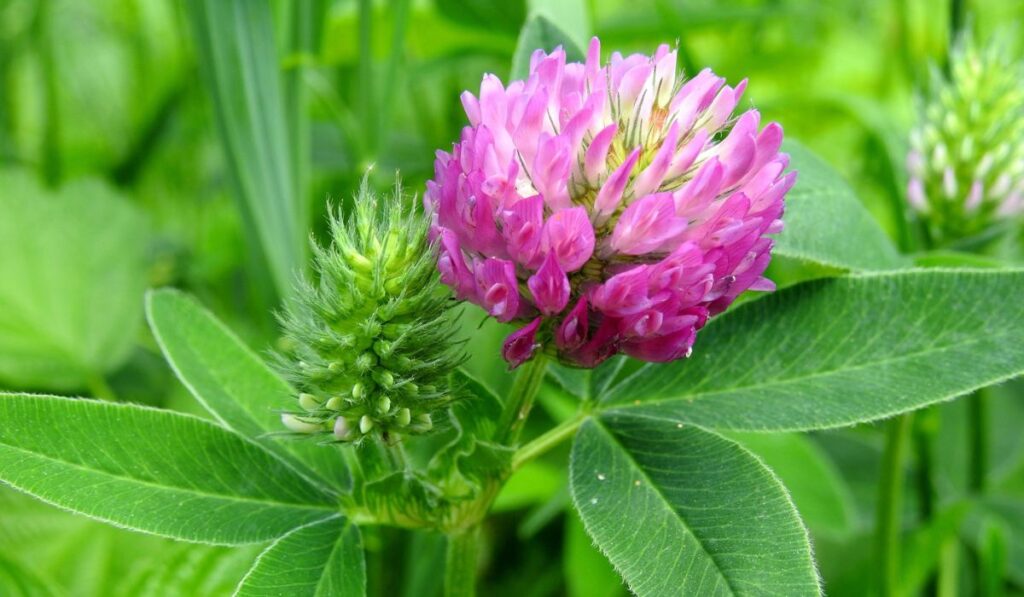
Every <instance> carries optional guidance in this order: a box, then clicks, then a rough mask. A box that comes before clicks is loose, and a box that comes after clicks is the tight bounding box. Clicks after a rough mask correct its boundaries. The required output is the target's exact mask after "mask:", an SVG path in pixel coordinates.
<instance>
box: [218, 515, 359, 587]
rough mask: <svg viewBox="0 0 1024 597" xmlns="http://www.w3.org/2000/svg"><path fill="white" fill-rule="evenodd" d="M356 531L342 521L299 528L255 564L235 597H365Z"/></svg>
mask: <svg viewBox="0 0 1024 597" xmlns="http://www.w3.org/2000/svg"><path fill="white" fill-rule="evenodd" d="M365 594H366V562H365V558H364V556H363V542H362V538H361V537H360V535H359V528H358V527H356V526H355V525H353V524H352V523H351V522H349V521H348V520H346V519H345V518H343V517H340V516H338V517H334V518H330V519H328V520H323V521H318V522H314V523H311V524H308V525H306V526H303V527H299V528H297V529H295V530H294V531H292V532H290V533H288V534H287V535H285V536H283V537H281V538H280V539H278V540H277V541H275V542H274V543H273V544H271V545H270V547H268V548H267V549H266V550H265V551H264V552H263V553H261V554H260V557H259V558H257V559H256V563H255V564H253V566H252V568H251V569H250V570H249V573H248V574H246V575H245V578H243V579H242V582H241V583H240V584H239V585H238V589H237V590H236V591H235V595H239V596H243V597H244V596H248V595H253V596H256V595H260V596H262V595H315V596H322V597H330V596H333V595H365Z"/></svg>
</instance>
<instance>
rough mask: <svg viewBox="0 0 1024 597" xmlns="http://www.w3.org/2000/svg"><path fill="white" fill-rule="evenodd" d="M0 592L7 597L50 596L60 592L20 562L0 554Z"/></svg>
mask: <svg viewBox="0 0 1024 597" xmlns="http://www.w3.org/2000/svg"><path fill="white" fill-rule="evenodd" d="M0 592H2V593H3V594H4V595H8V596H9V597H51V596H54V595H59V594H60V593H59V592H58V591H57V590H56V589H54V587H53V586H51V585H50V583H48V582H46V581H45V580H44V579H42V578H39V577H38V576H37V575H36V574H35V573H34V572H32V571H31V570H28V569H27V568H25V567H23V566H22V565H21V564H19V563H17V562H15V561H13V560H9V559H7V558H5V557H3V556H0Z"/></svg>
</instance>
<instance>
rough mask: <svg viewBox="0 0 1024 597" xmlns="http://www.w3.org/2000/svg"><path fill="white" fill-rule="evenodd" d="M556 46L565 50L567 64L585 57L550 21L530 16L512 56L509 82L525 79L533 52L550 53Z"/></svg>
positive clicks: (537, 16) (569, 38)
mask: <svg viewBox="0 0 1024 597" xmlns="http://www.w3.org/2000/svg"><path fill="white" fill-rule="evenodd" d="M558 46H562V48H563V49H564V50H565V59H566V61H568V62H582V61H583V60H584V59H585V57H586V55H585V54H584V53H583V50H582V49H580V47H579V45H577V43H576V42H575V41H573V39H572V38H571V37H570V36H569V34H568V33H566V32H565V31H563V30H562V29H561V28H559V26H558V25H555V24H554V23H552V22H551V20H550V19H548V18H547V17H545V16H543V15H539V14H538V15H533V16H531V17H530V19H529V20H528V21H526V25H524V26H523V30H522V31H521V32H520V33H519V41H518V42H516V51H515V54H513V55H512V74H510V75H509V80H513V81H514V80H517V79H525V78H526V76H527V75H528V74H529V71H530V56H532V55H533V53H534V51H536V50H545V51H547V52H550V51H552V50H554V49H555V48H556V47H558Z"/></svg>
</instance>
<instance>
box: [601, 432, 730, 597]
mask: <svg viewBox="0 0 1024 597" xmlns="http://www.w3.org/2000/svg"><path fill="white" fill-rule="evenodd" d="M591 420H592V421H593V422H594V424H595V425H596V426H597V427H598V428H599V429H600V430H601V431H602V432H603V433H604V434H605V435H606V436H607V437H608V438H609V439H610V441H611V442H612V443H613V444H614V445H615V447H616V448H618V449H619V450H621V451H622V453H623V454H625V455H626V458H627V459H628V460H629V462H630V463H631V464H632V465H633V468H635V469H636V471H637V473H638V474H639V475H640V476H641V477H642V478H643V480H644V481H645V482H646V484H647V485H646V486H647V487H649V488H650V489H651V491H653V492H654V493H655V495H657V496H658V497H659V498H661V501H662V503H663V504H664V505H665V507H666V508H668V510H669V511H670V512H672V513H674V514H675V518H676V520H678V521H679V524H680V526H682V527H683V529H685V530H686V531H687V532H688V533H690V535H691V536H692V537H693V539H694V541H696V542H697V545H699V546H700V549H701V551H703V552H704V555H706V556H707V557H708V559H709V560H711V563H712V564H713V565H714V567H715V571H716V572H718V575H719V576H720V577H721V578H722V580H723V581H724V582H725V586H726V587H728V588H729V592H730V593H731V594H732V595H739V593H737V592H736V588H735V587H733V585H732V582H730V580H729V578H728V577H727V576H726V575H725V573H724V572H723V569H722V565H721V564H720V563H719V562H718V560H717V559H716V558H715V556H714V555H712V554H711V552H710V551H708V548H707V546H706V545H705V544H704V540H703V539H702V538H701V537H700V536H699V535H698V534H697V533H695V532H694V530H693V528H692V527H690V525H688V524H687V523H686V520H685V519H684V518H683V515H682V514H680V513H679V511H678V510H676V509H675V507H674V506H672V502H671V501H669V499H668V498H667V497H666V496H665V494H664V493H662V491H661V488H660V487H658V484H657V483H655V482H654V480H653V479H651V477H650V476H649V475H648V474H647V471H646V470H645V469H644V467H642V466H640V463H638V462H637V461H636V460H635V459H634V458H633V454H632V452H630V451H629V450H628V449H626V447H625V446H624V445H622V442H620V441H619V438H618V437H616V436H615V434H614V433H613V432H612V431H611V430H609V429H608V428H607V427H605V426H604V424H603V423H602V422H601V421H600V420H598V419H595V418H591ZM702 431H703V430H702ZM706 433H710V432H706Z"/></svg>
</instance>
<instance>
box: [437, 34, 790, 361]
mask: <svg viewBox="0 0 1024 597" xmlns="http://www.w3.org/2000/svg"><path fill="white" fill-rule="evenodd" d="M745 87H746V81H743V82H741V83H740V84H739V85H737V86H736V87H730V86H728V85H725V80H724V79H722V78H720V77H717V76H715V75H714V74H713V73H712V72H711V71H710V70H704V71H701V72H700V73H698V74H697V75H696V76H694V77H692V78H690V79H684V78H683V77H682V76H680V75H678V73H677V71H676V52H675V51H673V50H670V48H669V47H668V46H661V47H660V48H658V50H657V52H656V53H655V54H654V55H653V56H646V55H641V54H634V55H631V56H626V57H623V56H621V55H620V54H618V53H615V54H613V55H612V57H611V61H610V63H609V64H602V63H601V60H600V44H599V42H598V41H597V39H594V40H592V42H591V44H590V47H589V50H588V52H587V57H586V61H585V63H568V64H567V63H566V60H565V52H563V51H562V50H561V49H560V48H559V49H556V50H555V51H554V52H552V53H550V54H547V53H545V52H543V51H538V52H536V53H535V54H534V55H533V57H532V60H531V64H530V73H529V76H528V77H527V79H526V80H525V81H513V82H512V83H510V84H509V85H508V87H504V86H503V85H502V84H501V82H500V81H499V80H498V79H497V78H496V77H495V76H493V75H487V76H485V77H484V80H483V83H482V85H481V88H480V95H479V97H475V96H473V95H472V94H470V93H468V92H467V93H465V94H463V97H462V103H463V106H464V107H465V109H466V114H467V116H468V117H469V122H470V126H468V127H466V128H465V129H463V132H462V137H461V139H460V141H459V142H458V143H456V144H455V145H454V147H453V148H452V151H451V153H447V152H438V154H437V160H436V162H435V175H434V179H433V180H432V181H430V182H428V183H427V194H426V197H425V203H426V206H427V209H428V210H429V211H430V212H431V213H432V214H433V218H434V225H433V228H432V236H433V237H434V238H435V239H437V241H438V243H439V245H440V254H439V258H438V268H439V270H440V271H441V279H442V281H444V282H445V283H446V284H447V285H448V286H449V287H451V288H452V290H453V291H454V292H455V295H456V297H457V298H459V299H464V300H469V301H472V302H474V303H476V304H477V305H480V306H481V307H483V308H484V309H486V310H487V311H488V312H489V313H490V314H491V315H492V316H494V317H495V318H496V319H498V320H499V321H505V322H508V321H519V322H524V323H526V325H525V326H524V327H522V328H521V329H519V330H518V331H516V332H515V333H513V334H512V335H511V336H509V338H508V340H507V341H506V343H505V348H504V351H503V353H504V357H505V359H506V360H507V361H508V362H509V363H510V364H511V365H512V366H517V365H519V364H520V363H522V362H524V361H525V360H527V359H529V358H531V357H532V356H533V355H534V354H535V353H536V351H537V350H544V351H546V352H549V353H551V354H554V355H556V356H557V357H558V358H559V359H561V360H562V361H563V362H566V363H569V364H573V365H578V366H584V367H592V366H595V365H597V364H598V363H600V362H601V361H603V360H604V359H606V358H608V357H610V356H612V355H613V354H615V353H617V352H624V353H626V354H628V355H630V356H633V357H635V358H638V359H642V360H646V361H670V360H673V359H678V358H683V357H685V356H688V355H689V353H690V348H691V346H692V344H693V341H694V339H695V336H696V332H697V330H699V329H700V328H701V327H702V326H703V325H704V324H705V322H706V321H707V319H708V317H709V316H712V315H714V314H716V313H719V312H721V311H722V310H724V309H725V308H726V307H727V306H728V305H729V304H730V303H732V302H733V300H735V298H736V297H737V296H738V295H739V294H740V293H742V292H744V291H746V290H771V289H772V288H774V286H773V284H772V283H771V282H770V281H769V280H767V279H765V278H764V277H763V276H762V274H763V273H764V270H765V268H766V267H767V265H768V262H769V260H770V258H771V247H772V241H771V239H769V238H768V237H767V236H766V235H769V234H773V233H777V232H779V231H780V230H781V229H782V221H781V219H780V218H781V217H782V209H783V197H784V195H785V194H786V192H787V191H788V190H789V188H790V187H791V186H792V185H793V183H794V181H795V173H794V172H790V173H784V172H783V171H784V170H785V169H786V167H787V165H788V157H787V156H786V155H784V154H780V153H779V147H780V144H781V143H782V128H781V127H780V126H779V125H778V124H776V123H770V124H768V125H767V126H765V127H764V128H760V115H759V114H758V112H757V111H756V110H749V111H747V112H744V113H743V114H742V115H740V116H739V117H738V118H734V117H733V116H732V112H733V110H734V109H735V108H736V106H737V104H738V103H739V100H740V96H741V95H742V93H743V90H744V88H745Z"/></svg>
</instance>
